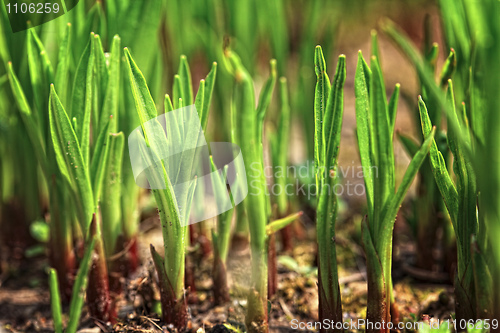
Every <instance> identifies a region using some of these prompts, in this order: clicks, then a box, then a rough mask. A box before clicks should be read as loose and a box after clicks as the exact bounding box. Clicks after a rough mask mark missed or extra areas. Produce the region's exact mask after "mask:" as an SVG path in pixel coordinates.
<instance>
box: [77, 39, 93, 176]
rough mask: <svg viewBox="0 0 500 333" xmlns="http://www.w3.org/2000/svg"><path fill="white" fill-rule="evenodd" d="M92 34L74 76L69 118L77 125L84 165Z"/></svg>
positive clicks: (90, 94)
mask: <svg viewBox="0 0 500 333" xmlns="http://www.w3.org/2000/svg"><path fill="white" fill-rule="evenodd" d="M94 59H95V43H94V33H91V34H90V41H89V43H88V45H87V47H86V48H85V51H84V53H83V54H82V57H81V58H80V62H79V63H78V67H77V69H76V74H75V82H74V84H73V97H72V104H71V116H72V117H75V118H76V120H77V123H78V129H77V132H76V136H77V138H78V141H79V143H80V146H81V151H82V157H83V161H84V163H85V165H86V166H87V165H88V162H89V153H90V120H91V115H92V106H93V94H94V93H95V92H94V63H95V60H94Z"/></svg>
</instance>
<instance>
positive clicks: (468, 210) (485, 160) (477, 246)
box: [385, 1, 500, 320]
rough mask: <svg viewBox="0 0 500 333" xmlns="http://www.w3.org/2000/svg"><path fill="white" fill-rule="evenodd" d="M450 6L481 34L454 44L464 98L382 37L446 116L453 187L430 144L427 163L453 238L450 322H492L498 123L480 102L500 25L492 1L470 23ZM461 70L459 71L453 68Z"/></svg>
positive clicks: (488, 84) (493, 108) (414, 55)
mask: <svg viewBox="0 0 500 333" xmlns="http://www.w3.org/2000/svg"><path fill="white" fill-rule="evenodd" d="M455 5H456V7H453V10H456V11H457V12H456V14H457V15H456V17H455V19H460V20H461V21H462V23H463V24H464V25H467V24H469V25H471V26H472V25H475V24H481V29H479V30H477V31H476V32H475V33H474V34H473V35H471V36H469V38H470V39H466V40H465V43H459V44H458V46H459V47H460V49H461V50H462V51H464V52H465V54H463V55H461V54H457V57H458V59H461V62H458V65H457V73H460V75H458V80H459V82H461V83H462V84H463V83H464V82H463V81H462V78H464V77H468V78H469V79H468V81H467V83H466V84H465V85H464V86H463V88H464V91H461V92H459V94H456V95H455V90H454V88H453V83H452V81H451V80H448V82H447V84H448V90H447V95H446V96H445V94H443V93H442V91H441V90H440V89H439V88H438V86H437V85H436V84H435V83H434V81H433V80H432V73H430V72H429V71H428V70H427V68H426V67H425V66H423V64H422V60H421V58H420V56H419V54H418V51H416V50H415V48H414V47H413V45H412V44H411V42H409V39H408V38H407V37H406V36H404V34H402V33H401V32H400V31H398V30H397V29H396V28H395V27H394V26H393V25H392V24H391V23H389V24H387V25H386V27H385V29H386V31H387V33H388V34H389V36H391V38H393V39H394V40H395V41H396V42H397V43H398V44H399V45H400V47H401V48H402V49H403V51H404V52H405V53H406V54H407V56H408V57H409V58H410V59H411V61H412V62H413V63H414V64H415V66H416V68H417V71H418V72H419V75H420V76H421V77H422V78H423V79H424V80H425V83H426V87H428V89H429V92H430V93H431V94H432V97H433V98H434V99H435V100H436V101H438V105H437V107H439V108H441V109H443V110H445V114H446V116H447V122H448V133H447V139H448V145H449V146H450V150H451V152H452V153H453V157H454V162H453V170H454V174H455V176H456V180H455V181H453V180H452V177H451V175H450V173H449V172H448V170H447V169H446V167H445V165H444V161H443V156H442V154H441V153H440V152H439V151H438V150H437V148H436V144H435V143H433V144H432V146H431V150H430V160H431V165H432V170H433V173H434V177H435V179H436V183H437V185H438V187H439V190H440V192H441V195H442V197H443V200H444V202H445V203H446V207H447V208H448V212H449V213H450V218H451V220H452V223H453V228H454V230H455V235H456V238H457V257H458V267H457V274H456V275H455V297H456V309H455V311H456V318H457V320H464V319H465V320H470V319H479V318H494V315H496V314H498V311H499V308H498V304H500V303H499V299H500V296H499V295H498V293H497V292H495V293H491V290H492V288H493V285H492V282H493V281H495V279H497V278H498V277H499V275H498V274H499V269H498V268H499V267H500V266H499V265H498V264H499V261H498V258H499V256H498V253H499V252H498V251H497V250H498V246H497V245H496V244H497V243H498V241H497V240H496V238H495V236H498V233H496V232H498V227H497V225H498V216H500V215H499V214H498V202H497V201H498V196H497V195H496V194H494V193H498V192H495V191H497V190H498V189H499V183H500V182H499V181H498V179H499V178H498V166H497V164H495V163H494V162H495V161H496V160H497V159H498V146H497V143H496V142H498V141H497V140H498V132H497V131H498V128H499V126H500V125H499V124H500V119H499V118H498V105H497V103H495V102H494V100H492V99H491V98H487V97H490V96H492V95H491V94H492V93H494V91H497V89H498V83H499V79H498V76H497V75H496V74H494V73H495V71H496V70H498V63H497V62H496V61H495V60H494V59H495V54H498V52H500V49H499V47H498V45H493V44H490V43H488V42H487V40H488V38H493V37H492V36H498V35H499V34H500V25H499V24H498V22H497V20H495V18H494V17H495V15H497V14H498V13H499V12H500V6H499V5H498V4H497V3H496V2H494V1H485V2H484V3H481V4H480V5H478V6H477V8H474V13H475V14H474V15H472V14H470V13H471V12H470V10H472V8H471V7H469V6H470V4H469V3H468V2H467V1H463V2H457V3H456V4H455ZM464 9H467V11H463V10H464ZM465 13H467V15H466V14H465ZM448 23H449V22H448ZM448 33H452V34H454V33H453V32H450V31H448ZM452 37H453V36H452ZM449 38H450V36H449ZM450 40H453V38H450ZM455 41H456V40H455ZM464 45H467V46H464ZM452 46H453V45H452ZM467 52H470V53H467ZM460 63H462V64H463V65H462V66H460ZM480 73H481V74H480ZM468 75H469V76H468ZM462 84H461V85H460V86H462ZM457 96H462V97H464V98H465V101H464V102H462V104H461V106H459V107H457V106H456V104H455V103H456V100H457V98H458V97H457ZM458 100H460V99H458ZM419 106H420V116H421V124H422V132H423V133H424V134H425V133H427V132H428V131H429V128H430V126H432V120H431V118H430V117H429V114H430V113H429V111H428V110H427V107H426V105H425V103H424V101H423V100H422V99H420V100H419ZM489 236H490V237H489Z"/></svg>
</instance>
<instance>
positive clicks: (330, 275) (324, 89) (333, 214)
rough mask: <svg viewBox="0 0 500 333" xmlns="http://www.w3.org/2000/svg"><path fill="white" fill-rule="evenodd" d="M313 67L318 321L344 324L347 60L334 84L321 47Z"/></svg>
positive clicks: (341, 61) (342, 62)
mask: <svg viewBox="0 0 500 333" xmlns="http://www.w3.org/2000/svg"><path fill="white" fill-rule="evenodd" d="M314 64H315V71H316V77H317V82H316V91H315V97H314V119H315V133H314V150H315V154H314V165H315V171H316V188H317V193H318V194H319V199H318V210H317V215H316V237H317V241H318V296H319V320H320V321H323V320H331V321H333V322H340V323H341V322H342V321H343V320H342V304H341V299H340V287H339V280H338V270H337V252H336V249H335V221H336V218H337V196H336V195H335V192H334V187H335V184H336V182H337V178H336V175H335V170H336V168H337V163H338V154H339V147H340V136H341V129H342V116H343V113H344V83H345V78H346V64H345V56H344V55H341V56H339V59H338V63H337V69H336V72H335V77H334V79H333V82H330V79H329V77H328V74H327V72H326V62H325V58H324V56H323V51H322V49H321V46H316V51H315V55H314ZM323 331H325V332H326V330H323ZM339 331H341V330H339Z"/></svg>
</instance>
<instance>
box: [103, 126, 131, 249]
mask: <svg viewBox="0 0 500 333" xmlns="http://www.w3.org/2000/svg"><path fill="white" fill-rule="evenodd" d="M107 136H108V137H109V140H108V141H109V156H108V159H107V162H106V163H104V164H105V171H104V177H103V178H104V179H103V188H102V199H101V214H102V221H103V223H102V236H103V240H104V246H105V248H106V253H108V254H112V253H114V252H115V250H116V241H117V239H118V236H119V235H120V234H121V232H122V215H121V207H120V205H117V204H116V203H117V202H119V201H120V197H121V195H122V193H121V189H122V184H121V182H122V166H123V150H124V145H125V135H124V134H123V133H122V132H120V133H112V134H108V135H107Z"/></svg>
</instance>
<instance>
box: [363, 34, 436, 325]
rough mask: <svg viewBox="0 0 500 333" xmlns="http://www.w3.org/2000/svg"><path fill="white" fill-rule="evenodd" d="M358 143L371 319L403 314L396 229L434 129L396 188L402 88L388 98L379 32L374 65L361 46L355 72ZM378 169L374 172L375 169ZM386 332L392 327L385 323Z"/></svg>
mask: <svg viewBox="0 0 500 333" xmlns="http://www.w3.org/2000/svg"><path fill="white" fill-rule="evenodd" d="M354 88H355V95H356V124H357V138H358V147H359V153H360V158H361V165H362V167H363V177H364V182H365V188H366V200H367V208H368V214H367V216H366V218H365V219H364V220H363V223H362V241H363V245H364V248H365V253H366V258H367V275H368V307H367V313H366V317H367V320H370V321H373V322H379V323H382V322H385V323H388V322H390V321H391V313H392V316H393V319H394V320H397V317H398V314H397V309H396V307H395V303H394V295H393V290H392V276H391V271H392V233H393V228H394V223H395V220H396V216H397V213H398V210H399V207H400V205H401V203H402V202H403V199H404V197H405V195H406V192H407V191H408V189H409V187H410V185H411V183H412V181H413V179H414V177H415V175H416V174H417V172H418V169H419V168H420V166H421V164H422V163H423V161H424V159H425V156H426V155H427V152H428V151H429V148H430V144H431V142H432V141H431V139H432V138H433V135H434V131H431V132H430V133H426V137H425V141H424V143H423V144H422V146H421V147H420V148H419V150H418V151H417V152H416V153H415V155H414V156H413V159H412V160H411V162H410V165H409V166H408V168H407V170H406V172H405V174H404V176H403V179H402V181H401V184H400V185H399V187H398V188H397V190H396V184H395V165H394V150H393V132H394V122H395V119H396V110H397V94H398V93H399V89H397V88H396V89H395V93H394V94H393V95H392V96H391V99H390V101H389V102H387V96H386V91H385V85H384V80H383V76H382V72H381V69H380V63H379V57H378V45H377V38H376V35H375V34H373V35H372V56H371V67H369V66H368V64H367V63H366V62H365V60H364V58H363V56H362V54H361V51H360V52H359V57H358V65H357V68H356V75H355V83H354ZM373 171H375V172H373ZM382 331H384V332H388V331H389V328H388V326H387V325H384V327H383V328H382Z"/></svg>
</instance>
